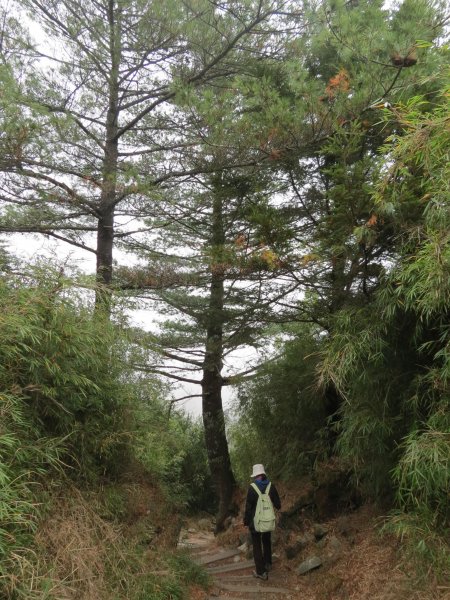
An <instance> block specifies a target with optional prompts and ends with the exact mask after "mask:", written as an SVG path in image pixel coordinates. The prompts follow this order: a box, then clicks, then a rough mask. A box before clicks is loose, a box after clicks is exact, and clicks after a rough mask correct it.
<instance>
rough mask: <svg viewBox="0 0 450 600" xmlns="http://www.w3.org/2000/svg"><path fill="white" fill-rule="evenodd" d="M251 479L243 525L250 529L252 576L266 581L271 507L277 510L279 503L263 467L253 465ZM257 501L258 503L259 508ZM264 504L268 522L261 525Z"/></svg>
mask: <svg viewBox="0 0 450 600" xmlns="http://www.w3.org/2000/svg"><path fill="white" fill-rule="evenodd" d="M251 477H252V479H254V482H253V483H252V484H251V485H250V487H249V488H248V492H247V500H246V502H245V512H244V525H245V526H246V527H248V528H249V529H250V533H251V536H252V544H253V558H254V561H255V567H256V571H254V572H253V575H254V576H255V577H257V578H258V579H264V580H267V579H268V578H269V575H268V572H269V571H270V569H271V567H272V539H271V531H273V529H274V528H275V511H274V510H273V507H275V508H276V509H277V510H279V509H280V508H281V502H280V496H279V495H278V492H277V489H276V487H275V486H274V485H273V484H272V483H271V482H270V481H269V479H268V478H267V476H266V471H265V469H264V465H253V472H252V475H251ZM267 492H268V494H267ZM260 494H261V495H260ZM260 498H261V500H260ZM269 498H270V500H269ZM258 500H259V501H260V506H259V507H258ZM264 502H265V503H266V504H267V506H264V508H265V509H266V510H264V512H265V513H267V514H268V515H269V516H268V520H267V518H266V520H267V522H266V523H263V522H262V521H261V519H262V517H260V515H261V510H260V507H261V505H262V503H264ZM257 508H258V511H257ZM257 512H258V514H257Z"/></svg>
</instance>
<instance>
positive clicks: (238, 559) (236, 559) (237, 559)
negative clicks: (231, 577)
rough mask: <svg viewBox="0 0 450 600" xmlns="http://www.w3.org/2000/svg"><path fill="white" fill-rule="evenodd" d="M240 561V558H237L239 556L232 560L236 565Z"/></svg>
mask: <svg viewBox="0 0 450 600" xmlns="http://www.w3.org/2000/svg"><path fill="white" fill-rule="evenodd" d="M240 561H241V557H240V556H239V554H238V555H237V556H235V557H234V558H233V562H235V563H238V562H240Z"/></svg>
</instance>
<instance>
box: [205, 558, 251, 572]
mask: <svg viewBox="0 0 450 600" xmlns="http://www.w3.org/2000/svg"><path fill="white" fill-rule="evenodd" d="M250 567H253V568H254V567H255V563H254V562H253V561H252V560H243V561H241V562H238V563H232V564H230V565H220V566H218V567H208V568H207V569H206V572H207V573H210V574H213V573H228V572H229V571H241V570H242V569H249V568H250Z"/></svg>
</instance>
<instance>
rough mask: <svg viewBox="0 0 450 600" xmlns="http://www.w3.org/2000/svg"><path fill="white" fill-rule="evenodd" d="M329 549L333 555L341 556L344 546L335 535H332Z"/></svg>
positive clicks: (329, 540)
mask: <svg viewBox="0 0 450 600" xmlns="http://www.w3.org/2000/svg"><path fill="white" fill-rule="evenodd" d="M328 549H329V550H330V551H331V552H332V554H340V553H341V550H342V544H341V542H340V541H339V540H338V539H337V537H336V536H335V535H332V536H331V537H330V538H329V539H328Z"/></svg>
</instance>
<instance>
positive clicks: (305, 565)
mask: <svg viewBox="0 0 450 600" xmlns="http://www.w3.org/2000/svg"><path fill="white" fill-rule="evenodd" d="M320 566H322V560H321V559H320V558H319V557H318V556H311V557H310V558H307V559H306V560H304V561H303V562H302V564H301V565H300V566H299V567H298V569H297V573H298V575H305V574H306V573H309V572H310V571H313V570H314V569H318V568H319V567H320Z"/></svg>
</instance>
